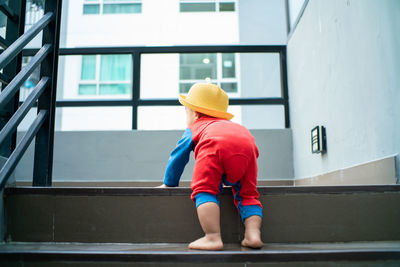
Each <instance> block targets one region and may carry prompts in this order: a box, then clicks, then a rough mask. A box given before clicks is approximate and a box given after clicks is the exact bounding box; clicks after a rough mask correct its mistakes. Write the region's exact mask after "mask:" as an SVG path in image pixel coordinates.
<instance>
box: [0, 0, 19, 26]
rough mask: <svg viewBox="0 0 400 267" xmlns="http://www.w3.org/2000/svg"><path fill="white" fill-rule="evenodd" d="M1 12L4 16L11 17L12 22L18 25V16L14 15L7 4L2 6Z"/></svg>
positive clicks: (0, 6)
mask: <svg viewBox="0 0 400 267" xmlns="http://www.w3.org/2000/svg"><path fill="white" fill-rule="evenodd" d="M0 11H1V12H3V14H4V15H6V16H7V17H9V18H10V19H11V20H12V22H14V23H18V15H16V14H14V12H13V11H12V10H11V9H10V8H9V7H8V6H7V5H6V4H1V5H0Z"/></svg>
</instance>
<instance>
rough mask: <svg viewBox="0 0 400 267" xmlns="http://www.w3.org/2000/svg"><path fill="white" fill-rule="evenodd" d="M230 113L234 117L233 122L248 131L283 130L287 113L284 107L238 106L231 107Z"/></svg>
mask: <svg viewBox="0 0 400 267" xmlns="http://www.w3.org/2000/svg"><path fill="white" fill-rule="evenodd" d="M228 112H230V113H232V114H233V115H234V117H233V119H232V121H233V122H236V123H239V124H241V125H244V126H245V127H247V128H248V129H283V128H285V112H284V108H283V106H279V105H277V106H272V105H252V106H250V105H242V106H241V105H238V106H236V105H235V106H233V105H231V106H229V108H228Z"/></svg>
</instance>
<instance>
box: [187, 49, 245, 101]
mask: <svg viewBox="0 0 400 267" xmlns="http://www.w3.org/2000/svg"><path fill="white" fill-rule="evenodd" d="M235 62H236V54H233V53H223V54H222V53H213V54H180V59H179V69H180V72H179V92H180V93H183V94H185V93H187V92H188V91H189V89H190V87H191V86H192V85H193V84H194V83H197V82H211V83H215V84H217V85H219V86H220V87H221V88H222V89H224V90H225V92H227V93H231V94H232V93H238V82H237V76H236V63H235Z"/></svg>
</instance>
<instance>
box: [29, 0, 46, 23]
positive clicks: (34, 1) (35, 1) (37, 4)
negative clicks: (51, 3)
mask: <svg viewBox="0 0 400 267" xmlns="http://www.w3.org/2000/svg"><path fill="white" fill-rule="evenodd" d="M43 14H44V0H28V1H26V13H25V26H31V25H33V24H35V23H36V22H38V21H39V19H41V18H42V17H43Z"/></svg>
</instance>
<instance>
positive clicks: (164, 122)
mask: <svg viewBox="0 0 400 267" xmlns="http://www.w3.org/2000/svg"><path fill="white" fill-rule="evenodd" d="M185 128H186V113H185V108H184V107H183V106H154V107H153V106H146V107H139V108H138V130H176V129H185Z"/></svg>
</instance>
